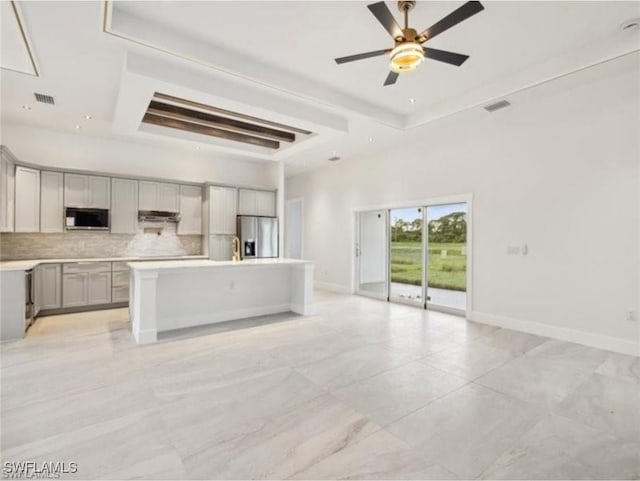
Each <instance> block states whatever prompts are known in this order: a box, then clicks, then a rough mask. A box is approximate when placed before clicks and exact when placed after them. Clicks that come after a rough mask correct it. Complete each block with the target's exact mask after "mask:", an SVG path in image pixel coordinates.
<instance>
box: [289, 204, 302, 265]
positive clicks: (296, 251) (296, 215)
mask: <svg viewBox="0 0 640 481" xmlns="http://www.w3.org/2000/svg"><path fill="white" fill-rule="evenodd" d="M285 218H286V221H285V225H284V245H285V248H284V252H285V257H287V258H289V259H302V256H303V236H304V199H303V198H302V197H298V198H296V199H289V200H287V202H286V203H285Z"/></svg>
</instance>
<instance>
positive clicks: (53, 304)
mask: <svg viewBox="0 0 640 481" xmlns="http://www.w3.org/2000/svg"><path fill="white" fill-rule="evenodd" d="M36 286H37V289H36V293H37V297H38V304H39V305H40V309H42V310H45V309H57V308H59V307H61V306H62V266H61V265H60V264H42V265H41V266H38V268H37V270H36Z"/></svg>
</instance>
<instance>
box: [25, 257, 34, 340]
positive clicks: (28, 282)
mask: <svg viewBox="0 0 640 481" xmlns="http://www.w3.org/2000/svg"><path fill="white" fill-rule="evenodd" d="M24 283H25V284H24V304H25V305H24V330H25V332H26V330H27V329H29V327H30V326H31V324H33V320H34V319H33V316H34V305H33V298H34V292H33V285H34V276H33V269H29V270H27V271H25V272H24Z"/></svg>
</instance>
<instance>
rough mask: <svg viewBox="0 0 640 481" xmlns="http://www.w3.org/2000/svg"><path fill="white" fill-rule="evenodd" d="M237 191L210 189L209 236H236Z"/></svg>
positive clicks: (214, 187) (226, 188) (232, 189)
mask: <svg viewBox="0 0 640 481" xmlns="http://www.w3.org/2000/svg"><path fill="white" fill-rule="evenodd" d="M236 199H237V190H236V189H234V188H233V187H216V186H212V187H209V234H230V235H235V234H236Z"/></svg>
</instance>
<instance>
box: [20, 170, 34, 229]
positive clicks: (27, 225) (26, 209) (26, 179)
mask: <svg viewBox="0 0 640 481" xmlns="http://www.w3.org/2000/svg"><path fill="white" fill-rule="evenodd" d="M15 180H16V186H15V209H16V210H15V231H16V232H39V231H40V171H39V170H35V169H29V168H27V167H22V166H18V167H16V179H15Z"/></svg>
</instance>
